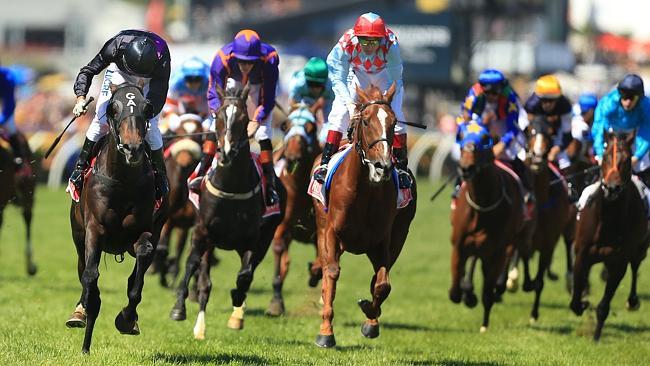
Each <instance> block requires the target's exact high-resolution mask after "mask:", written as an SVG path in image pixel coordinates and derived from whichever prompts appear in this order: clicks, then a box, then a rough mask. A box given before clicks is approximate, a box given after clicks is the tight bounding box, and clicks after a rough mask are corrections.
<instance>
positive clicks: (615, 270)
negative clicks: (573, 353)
mask: <svg viewBox="0 0 650 366" xmlns="http://www.w3.org/2000/svg"><path fill="white" fill-rule="evenodd" d="M606 268H607V271H608V273H609V276H608V277H607V285H606V286H605V293H604V294H603V298H602V299H601V300H600V302H599V303H598V307H596V320H597V322H596V330H595V331H594V340H595V341H597V340H599V339H600V335H601V334H602V331H603V325H605V319H607V316H608V315H609V304H610V302H611V301H612V298H613V297H614V294H615V293H616V289H617V288H618V285H619V284H620V283H621V280H622V279H623V276H625V271H626V269H627V262H626V261H622V260H621V261H617V262H616V263H612V265H609V266H606Z"/></svg>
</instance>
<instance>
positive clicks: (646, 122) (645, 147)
mask: <svg viewBox="0 0 650 366" xmlns="http://www.w3.org/2000/svg"><path fill="white" fill-rule="evenodd" d="M639 104H640V106H639V107H641V112H642V113H641V121H640V123H639V127H638V129H637V132H636V138H635V150H634V157H635V158H636V160H641V159H643V158H644V157H645V155H646V154H648V151H649V150H650V99H648V98H647V97H645V96H642V97H641V100H639Z"/></svg>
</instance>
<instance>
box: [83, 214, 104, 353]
mask: <svg viewBox="0 0 650 366" xmlns="http://www.w3.org/2000/svg"><path fill="white" fill-rule="evenodd" d="M97 230H98V228H96V227H94V226H90V225H89V226H88V227H87V229H86V242H85V246H86V267H85V268H84V272H83V274H82V276H81V284H82V286H83V295H82V298H81V306H82V307H83V308H84V309H85V310H86V313H87V320H86V333H85V334H84V341H83V346H82V348H81V352H83V353H90V342H91V341H92V337H93V329H94V328H95V320H96V319H97V316H98V315H99V309H100V308H101V304H102V301H101V299H100V297H99V287H97V280H98V278H99V260H100V258H101V255H102V251H101V249H100V248H99V245H98V242H97V234H96V233H97Z"/></svg>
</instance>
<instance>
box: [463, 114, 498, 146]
mask: <svg viewBox="0 0 650 366" xmlns="http://www.w3.org/2000/svg"><path fill="white" fill-rule="evenodd" d="M456 140H457V142H458V144H460V148H461V149H462V148H464V147H465V145H467V144H469V143H472V144H474V146H476V149H477V150H487V149H491V148H492V145H493V141H492V137H490V133H489V132H488V130H487V128H485V125H483V122H482V121H481V118H480V117H474V118H473V119H472V120H471V121H469V122H464V123H462V124H460V125H459V126H458V134H457V135H456Z"/></svg>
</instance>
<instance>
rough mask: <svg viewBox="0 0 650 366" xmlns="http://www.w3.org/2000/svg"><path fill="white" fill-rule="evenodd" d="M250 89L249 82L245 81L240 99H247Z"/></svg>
mask: <svg viewBox="0 0 650 366" xmlns="http://www.w3.org/2000/svg"><path fill="white" fill-rule="evenodd" d="M250 90H251V88H250V84H249V83H246V85H245V86H244V90H242V91H241V99H242V100H244V101H245V100H247V99H248V92H249V91H250Z"/></svg>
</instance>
